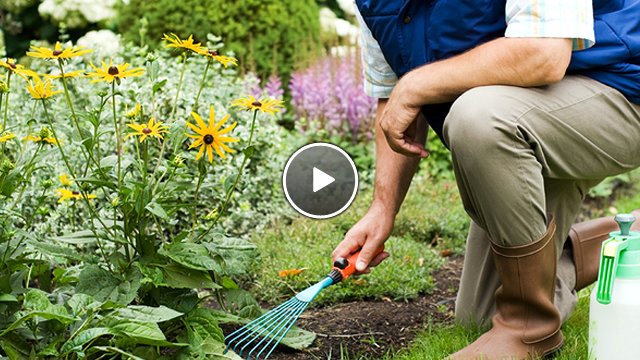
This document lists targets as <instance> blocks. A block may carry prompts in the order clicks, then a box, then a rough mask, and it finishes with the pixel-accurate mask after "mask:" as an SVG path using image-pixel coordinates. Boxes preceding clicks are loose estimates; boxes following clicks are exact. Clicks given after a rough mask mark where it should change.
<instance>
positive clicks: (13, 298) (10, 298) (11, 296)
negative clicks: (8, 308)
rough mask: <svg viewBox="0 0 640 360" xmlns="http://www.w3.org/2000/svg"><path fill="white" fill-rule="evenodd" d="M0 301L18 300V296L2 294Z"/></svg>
mask: <svg viewBox="0 0 640 360" xmlns="http://www.w3.org/2000/svg"><path fill="white" fill-rule="evenodd" d="M0 302H16V303H17V302H18V298H16V297H15V296H13V295H11V294H0Z"/></svg>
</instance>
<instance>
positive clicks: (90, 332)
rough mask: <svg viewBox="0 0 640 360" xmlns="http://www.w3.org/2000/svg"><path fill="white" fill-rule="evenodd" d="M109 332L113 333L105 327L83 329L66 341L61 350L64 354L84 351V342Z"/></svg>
mask: <svg viewBox="0 0 640 360" xmlns="http://www.w3.org/2000/svg"><path fill="white" fill-rule="evenodd" d="M109 334H111V330H109V329H108V328H104V327H97V328H91V329H87V330H83V331H81V332H80V333H78V335H76V336H75V337H74V338H73V339H70V340H69V341H67V342H66V343H64V345H62V348H60V351H61V352H62V355H66V354H68V353H70V352H78V351H82V346H84V344H86V343H88V342H89V341H91V340H93V339H96V338H99V337H100V336H104V335H109Z"/></svg>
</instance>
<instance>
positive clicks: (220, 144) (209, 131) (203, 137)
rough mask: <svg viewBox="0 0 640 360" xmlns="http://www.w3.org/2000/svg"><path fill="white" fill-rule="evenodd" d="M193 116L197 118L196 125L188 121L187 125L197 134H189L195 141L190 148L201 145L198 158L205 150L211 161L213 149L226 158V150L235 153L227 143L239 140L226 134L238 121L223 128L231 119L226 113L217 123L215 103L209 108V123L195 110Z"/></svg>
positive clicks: (197, 158)
mask: <svg viewBox="0 0 640 360" xmlns="http://www.w3.org/2000/svg"><path fill="white" fill-rule="evenodd" d="M191 116H193V118H194V119H195V120H196V124H197V126H196V125H194V124H192V123H190V122H187V126H189V127H190V128H191V130H193V131H194V132H195V133H196V135H191V134H187V136H189V137H190V138H192V139H195V141H194V142H193V143H192V144H191V145H190V146H189V149H193V148H196V147H198V146H199V147H200V150H199V151H198V155H196V160H199V159H200V158H201V157H202V154H204V152H205V150H206V152H207V157H208V158H209V162H210V163H211V162H213V151H214V150H215V152H216V153H217V154H218V155H219V156H220V157H221V158H223V159H224V158H225V155H224V152H225V151H226V152H229V153H233V152H235V151H234V150H232V149H231V148H229V147H228V146H227V145H226V144H225V143H234V142H238V141H239V140H238V139H235V138H232V137H229V136H225V135H226V134H228V133H229V132H231V130H233V129H234V128H235V127H236V123H235V122H234V123H233V124H231V126H227V127H226V128H222V126H223V125H224V124H225V123H226V122H227V120H229V115H228V114H227V115H225V116H224V117H223V118H222V120H220V121H219V122H217V123H216V119H215V117H216V114H215V109H214V108H213V105H212V106H211V108H210V109H209V125H206V124H205V123H204V121H202V118H201V117H200V115H198V114H196V113H195V112H192V113H191Z"/></svg>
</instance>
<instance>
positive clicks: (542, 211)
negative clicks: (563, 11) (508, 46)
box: [444, 76, 640, 325]
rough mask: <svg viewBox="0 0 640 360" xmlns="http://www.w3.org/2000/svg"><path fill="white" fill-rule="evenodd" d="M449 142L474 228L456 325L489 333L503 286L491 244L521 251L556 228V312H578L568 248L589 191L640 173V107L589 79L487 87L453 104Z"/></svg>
mask: <svg viewBox="0 0 640 360" xmlns="http://www.w3.org/2000/svg"><path fill="white" fill-rule="evenodd" d="M444 138H445V141H446V142H447V144H448V145H449V147H450V149H451V153H452V157H453V163H454V171H455V174H456V180H457V183H458V188H459V189H460V193H461V197H462V202H463V204H464V207H465V210H466V211H467V213H468V214H469V216H470V217H471V219H472V224H471V229H470V231H469V236H468V239H467V249H466V253H465V254H466V255H465V262H464V267H463V271H462V278H461V282H460V289H459V292H458V298H457V301H456V318H457V319H458V320H460V321H461V322H463V323H467V324H480V325H484V324H486V323H487V320H489V319H490V318H491V316H492V314H493V312H494V293H495V290H496V289H497V287H498V286H499V283H500V279H499V278H498V275H497V273H496V270H495V265H494V262H493V257H492V254H491V250H490V246H489V241H494V242H495V243H497V244H499V245H501V246H517V245H523V244H527V243H530V242H533V241H535V240H537V239H539V238H540V236H541V235H542V234H543V233H544V231H545V229H546V223H547V214H548V213H551V214H554V216H555V217H556V221H557V226H558V228H557V232H556V245H557V249H558V256H559V262H558V272H557V281H556V297H555V303H556V306H557V307H558V309H559V310H560V313H561V315H562V318H563V320H566V319H567V318H568V316H569V315H570V313H571V311H572V310H573V308H574V307H575V304H576V302H577V297H576V293H575V291H573V287H574V285H575V272H574V271H575V269H574V267H573V262H572V260H571V256H570V253H568V252H567V251H566V250H565V251H564V252H563V251H562V249H563V245H564V242H565V240H566V238H567V235H568V231H569V228H570V226H571V225H572V224H573V223H574V221H575V219H576V217H577V215H578V212H579V211H580V205H581V202H582V201H583V199H584V197H585V195H586V193H587V191H588V190H589V188H590V187H592V186H594V185H595V184H597V183H598V182H600V181H601V180H602V179H604V178H605V177H607V176H611V175H615V174H619V173H623V172H626V171H629V170H631V169H634V168H636V167H638V166H640V106H638V105H635V104H633V103H630V102H629V101H628V100H627V99H626V98H625V97H624V96H622V95H621V94H620V93H619V92H618V91H617V90H615V89H613V88H611V87H608V86H606V85H603V84H601V83H599V82H597V81H595V80H592V79H590V78H587V77H584V76H567V77H565V79H564V80H562V81H561V82H559V83H557V84H554V85H550V86H544V87H537V88H520V87H513V86H485V87H479V88H475V89H472V90H470V91H468V92H466V93H464V94H463V95H462V96H460V97H459V98H458V99H457V100H456V102H455V103H454V104H453V106H452V108H451V111H450V112H449V115H448V116H447V118H446V120H445V124H444Z"/></svg>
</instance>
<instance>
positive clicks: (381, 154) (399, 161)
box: [372, 99, 427, 217]
mask: <svg viewBox="0 0 640 360" xmlns="http://www.w3.org/2000/svg"><path fill="white" fill-rule="evenodd" d="M386 103H387V100H386V99H380V100H379V101H378V111H377V115H376V131H375V133H376V175H375V185H374V196H373V204H372V207H377V208H379V209H381V210H383V211H384V212H385V213H387V214H388V215H390V216H391V215H392V216H394V217H395V215H396V214H397V212H398V211H399V209H400V205H401V204H402V201H403V200H404V198H405V196H406V194H407V191H408V190H409V186H410V185H411V179H412V178H413V175H414V174H415V172H416V169H417V167H418V163H419V161H420V159H419V158H412V157H407V156H404V155H401V154H398V153H397V152H395V151H393V150H392V149H391V148H390V147H389V144H388V143H387V141H386V139H385V137H384V135H383V133H382V130H381V129H380V123H379V121H378V120H379V119H380V116H381V114H382V112H383V111H384V107H385V106H386ZM417 123H418V124H417V129H416V134H417V138H418V141H421V142H422V143H424V141H425V137H426V130H427V125H426V122H425V121H418V122H417Z"/></svg>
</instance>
